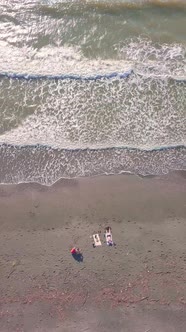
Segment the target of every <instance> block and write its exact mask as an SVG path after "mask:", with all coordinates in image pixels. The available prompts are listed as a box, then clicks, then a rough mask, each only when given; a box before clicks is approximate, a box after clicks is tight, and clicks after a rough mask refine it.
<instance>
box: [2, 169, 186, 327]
mask: <svg viewBox="0 0 186 332" xmlns="http://www.w3.org/2000/svg"><path fill="white" fill-rule="evenodd" d="M185 174H186V173H185V172H177V173H172V174H170V175H165V176H161V177H154V178H153V177H152V178H139V177H136V176H132V175H131V176H130V175H121V176H103V177H92V178H80V179H77V180H61V181H59V182H58V183H56V184H55V185H53V186H52V187H45V186H40V185H38V184H20V185H8V186H7V185H1V186H0V255H1V260H0V271H1V278H0V294H1V297H0V318H1V319H0V331H2V332H9V331H10V332H12V331H21V332H22V331H34V332H35V331H36V332H37V331H38V332H41V331H46V332H49V331H57V332H61V331H62V332H67V331H68V332H76V331H77V332H81V331H82V332H84V331H89V332H92V331H94V332H104V331H107V332H110V331H117V332H120V331H124V332H147V331H148V332H185V330H186V252H185V237H186V176H185ZM106 226H111V227H112V231H113V239H114V241H115V242H116V247H115V248H114V247H107V246H106V244H105V242H104V236H103V233H104V228H105V227H106ZM98 231H100V232H101V235H100V236H101V240H102V246H101V247H99V248H93V246H92V239H91V235H92V234H93V233H94V232H96V233H97V232H98ZM74 245H76V246H78V247H80V248H81V249H82V251H83V255H84V260H83V262H81V263H78V262H77V261H75V260H74V259H73V258H72V257H71V254H70V249H71V247H72V246H74Z"/></svg>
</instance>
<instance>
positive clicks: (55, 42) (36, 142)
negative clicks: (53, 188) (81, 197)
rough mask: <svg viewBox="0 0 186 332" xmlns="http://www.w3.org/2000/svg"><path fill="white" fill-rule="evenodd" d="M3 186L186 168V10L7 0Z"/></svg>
mask: <svg viewBox="0 0 186 332" xmlns="http://www.w3.org/2000/svg"><path fill="white" fill-rule="evenodd" d="M0 59H1V61H0V183H20V182H39V183H42V184H47V185H51V184H52V183H54V182H55V181H57V180H58V179H60V178H72V177H80V176H91V175H100V174H118V173H122V172H130V173H134V174H141V175H156V174H163V173H168V172H170V171H172V170H183V169H186V148H185V144H186V2H185V1H179V0H175V1H173V0H172V1H171V0H170V1H168V0H167V1H166V0H164V1H163V0H161V1H160V0H159V1H150V0H149V1H140V0H136V1H132V0H131V1H128V0H119V1H117V0H112V1H111V0H99V1H96V0H95V1H91V0H87V1H85V0H77V1H72V0H71V1H67V0H62V1H59V0H58V1H57V0H56V1H54V0H51V1H47V0H40V1H39V0H31V1H28V0H17V1H16V0H1V2H0Z"/></svg>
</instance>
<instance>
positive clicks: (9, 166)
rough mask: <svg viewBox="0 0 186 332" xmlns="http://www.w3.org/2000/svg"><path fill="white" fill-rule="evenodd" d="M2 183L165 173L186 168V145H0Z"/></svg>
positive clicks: (47, 182)
mask: <svg viewBox="0 0 186 332" xmlns="http://www.w3.org/2000/svg"><path fill="white" fill-rule="evenodd" d="M0 157H1V170H0V183H25V182H37V183H40V184H45V185H52V184H53V183H55V182H56V181H58V180H59V179H61V178H77V177H83V176H95V175H104V174H106V175H108V174H121V173H126V172H128V173H132V174H138V175H143V176H147V175H161V174H165V173H168V172H170V171H173V170H184V169H186V160H185V147H182V146H179V147H178V146H177V147H167V148H165V147H164V148H163V147H162V148H159V149H158V150H152V151H143V150H140V149H131V148H119V149H118V148H111V149H110V148H109V149H92V150H91V149H83V150H82V149H76V150H69V149H53V148H51V147H47V146H41V145H37V146H22V147H20V146H15V145H14V146H13V145H12V146H11V145H7V144H2V145H0Z"/></svg>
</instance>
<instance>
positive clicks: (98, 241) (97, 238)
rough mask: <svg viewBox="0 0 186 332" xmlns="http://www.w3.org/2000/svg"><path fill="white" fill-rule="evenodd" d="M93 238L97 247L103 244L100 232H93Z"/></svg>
mask: <svg viewBox="0 0 186 332" xmlns="http://www.w3.org/2000/svg"><path fill="white" fill-rule="evenodd" d="M92 237H93V240H94V245H95V247H98V246H101V240H100V236H99V234H93V236H92Z"/></svg>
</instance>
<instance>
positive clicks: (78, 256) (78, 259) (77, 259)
mask: <svg viewBox="0 0 186 332" xmlns="http://www.w3.org/2000/svg"><path fill="white" fill-rule="evenodd" d="M72 257H73V258H74V259H75V260H76V261H77V262H79V263H80V262H83V255H82V254H81V253H75V254H72Z"/></svg>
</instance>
